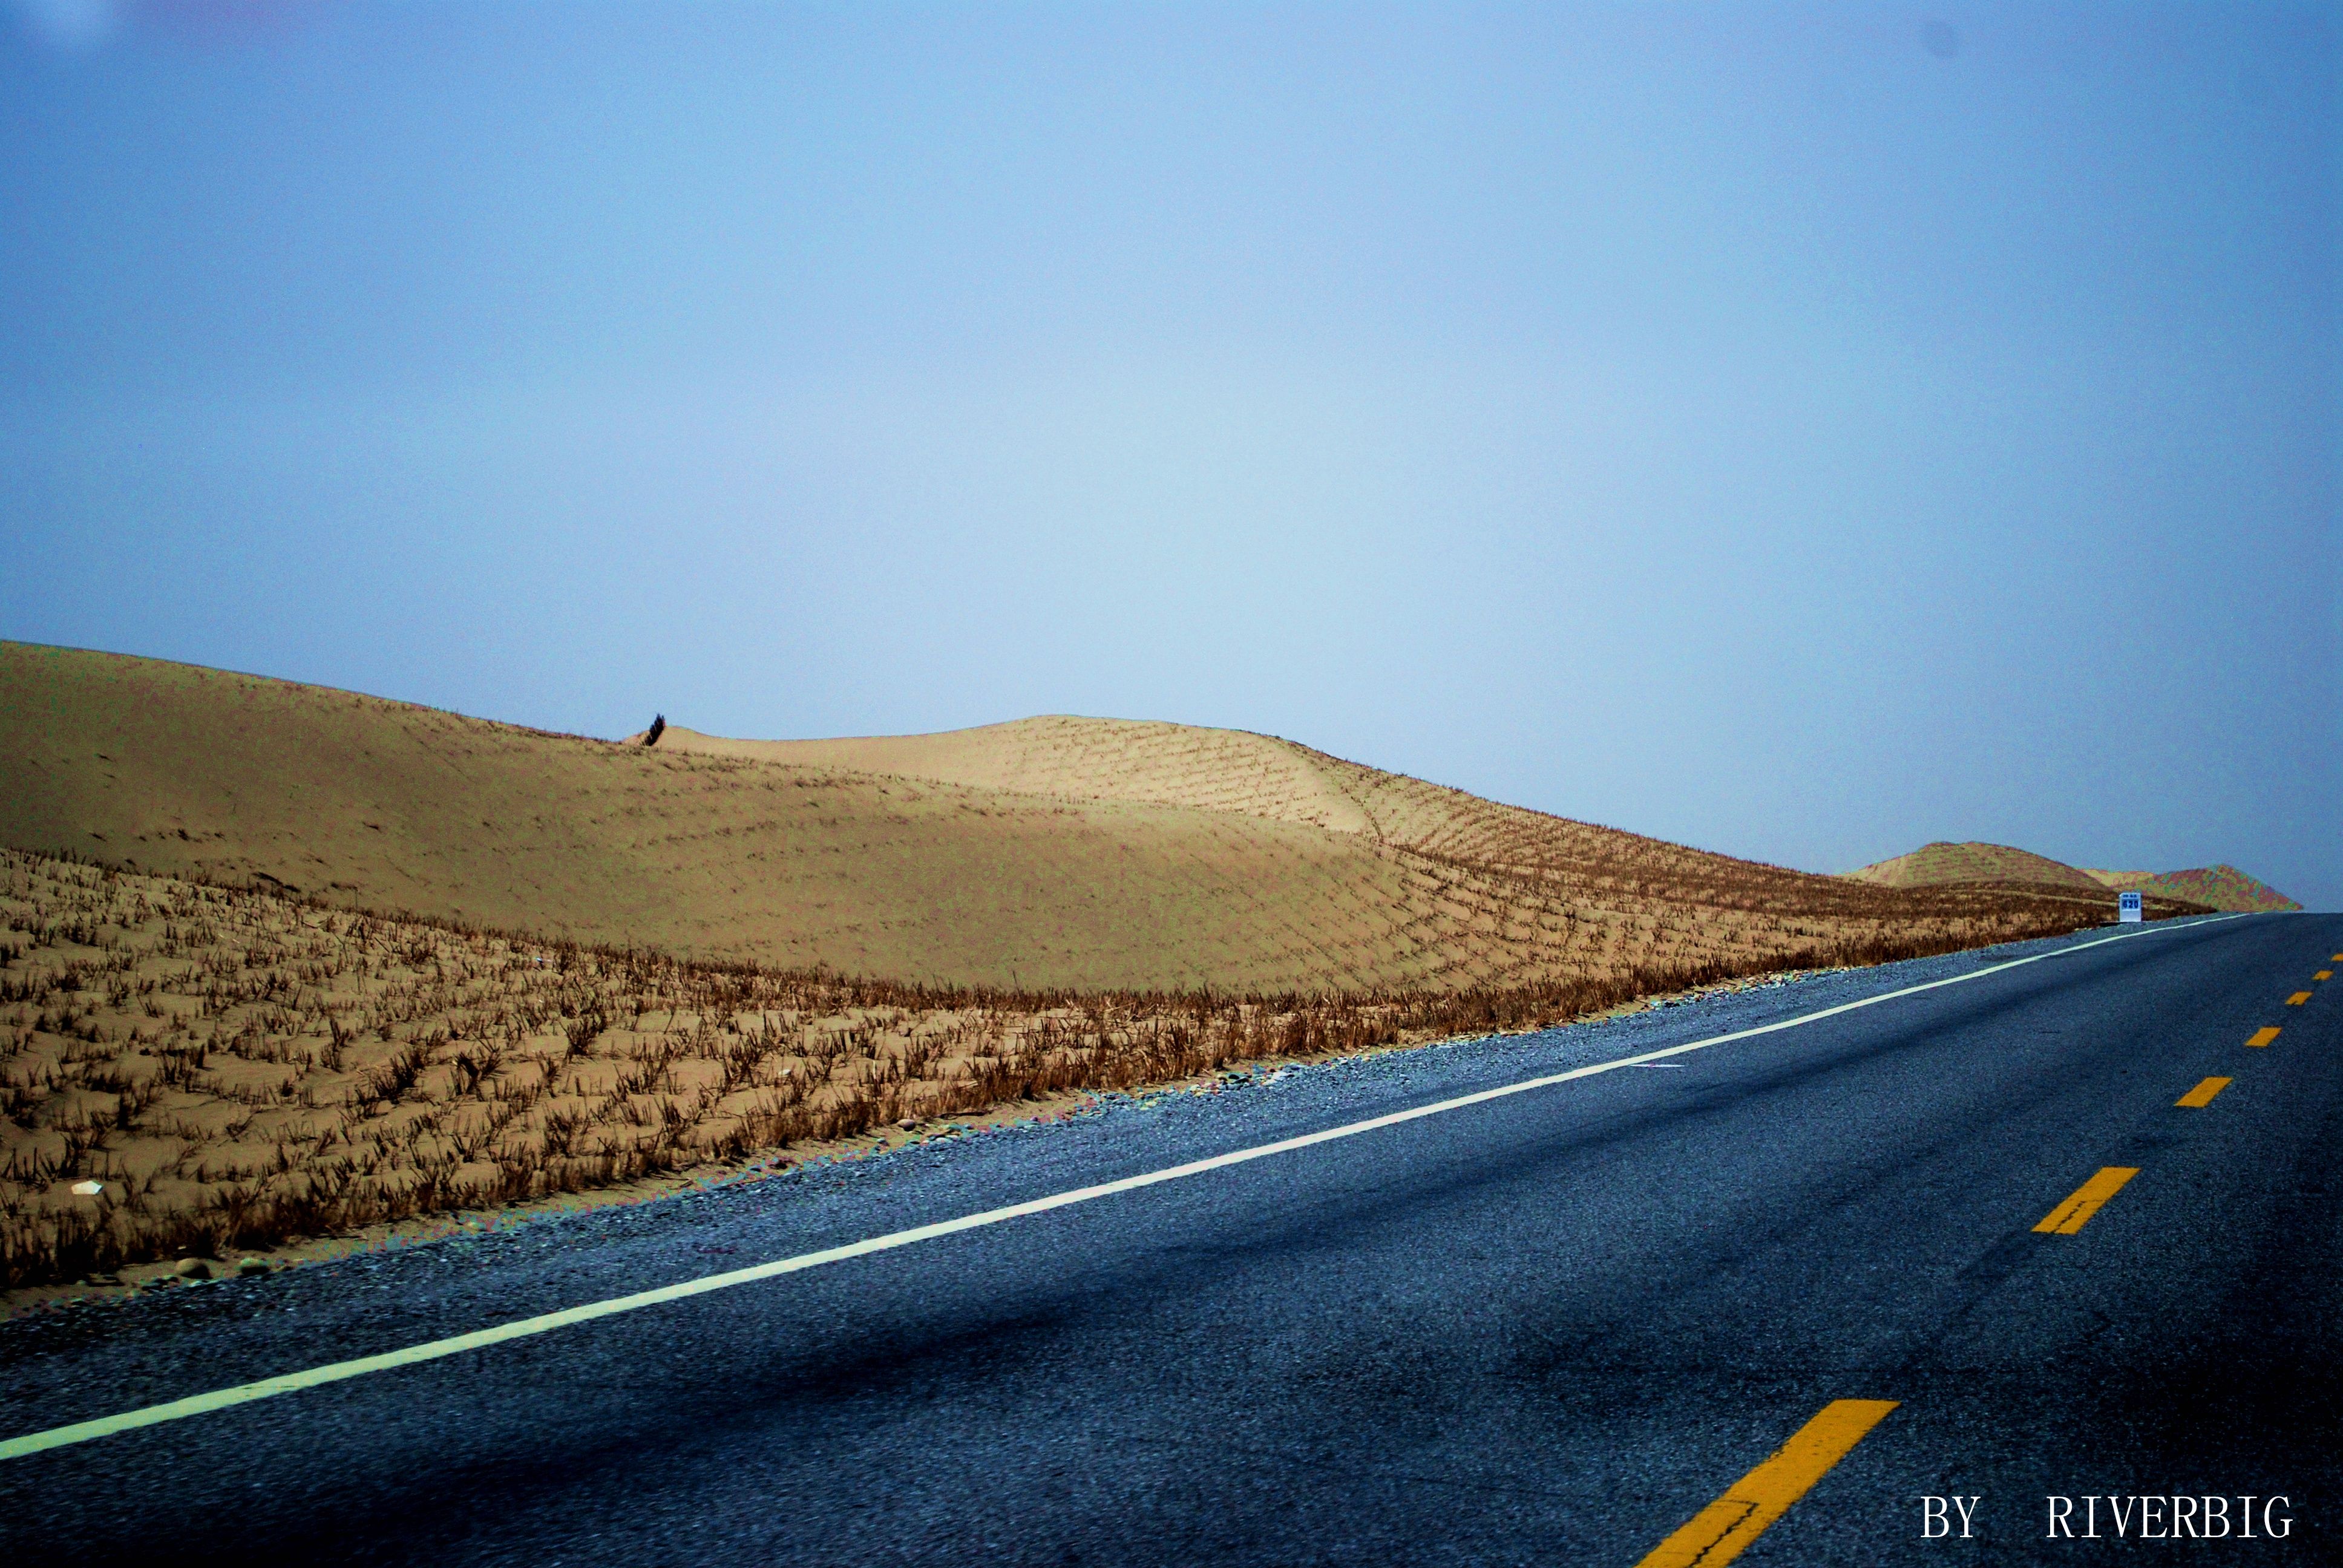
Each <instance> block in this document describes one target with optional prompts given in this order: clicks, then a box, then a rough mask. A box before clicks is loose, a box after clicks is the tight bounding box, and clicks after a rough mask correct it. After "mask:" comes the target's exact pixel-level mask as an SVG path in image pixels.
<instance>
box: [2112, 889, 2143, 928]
mask: <svg viewBox="0 0 2343 1568" xmlns="http://www.w3.org/2000/svg"><path fill="white" fill-rule="evenodd" d="M2116 919H2117V920H2120V921H2123V922H2124V923H2126V924H2135V923H2137V921H2138V920H2139V895H2138V894H2137V893H2117V895H2116Z"/></svg>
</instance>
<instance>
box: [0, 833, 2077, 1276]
mask: <svg viewBox="0 0 2343 1568" xmlns="http://www.w3.org/2000/svg"><path fill="white" fill-rule="evenodd" d="M2099 918H2102V917H2101V916H2099V915H2098V914H2097V912H2096V911H2095V910H2089V909H2086V908H2083V907H2081V906H2076V905H2072V904H2057V903H2026V902H2020V903H2018V904H2017V905H2016V906H2014V907H2013V909H2012V910H2008V911H2005V912H2004V913H2002V914H2001V915H2000V916H1998V917H1997V918H1996V919H1994V920H1972V919H1963V920H1957V921H1945V920H1940V921H1936V922H1933V923H1923V922H1916V923H1915V929H1914V930H1912V931H1911V932H1909V933H1908V934H1906V935H1905V936H1903V937H1900V938H1896V939H1892V940H1891V939H1887V938H1883V937H1882V936H1880V935H1878V934H1877V933H1876V932H1871V931H1866V932H1864V933H1861V934H1857V935H1851V936H1847V937H1844V938H1841V939H1837V940H1831V939H1827V938H1821V939H1814V940H1806V941H1805V943H1804V944H1803V945H1802V946H1800V947H1798V948H1796V949H1795V950H1776V951H1774V952H1772V953H1768V954H1765V955H1759V956H1755V957H1740V958H1717V959H1713V960H1709V961H1707V962H1705V963H1697V964H1652V965H1646V966H1641V967H1636V966H1628V967H1616V966H1614V967H1609V968H1605V969H1604V970H1601V971H1599V972H1594V973H1588V974H1583V975H1579V976H1575V977H1572V976H1562V977H1556V978H1552V979H1548V980H1540V981H1538V982H1536V983H1533V984H1524V985H1516V986H1512V987H1506V988H1503V989H1456V990H1416V991H1361V992H1353V993H1350V994H1343V995H1332V994H1330V995H1322V996H1302V995H1283V996H1221V995H1216V994H1212V993H1209V992H1196V993H1184V994H1182V993H1161V992H1155V993H1139V992H1111V991H1101V992H1054V993H1052V992H1032V991H1026V992H1017V991H1005V990H984V989H952V988H921V987H915V986H905V985H897V984H890V983H888V982H885V981H881V980H848V979H842V978H840V977H837V976H834V975H828V974H824V973H821V972H819V971H816V972H806V971H794V972H780V971H775V970H764V969H759V968H757V967H755V966H752V965H748V964H726V963H715V962H694V961H689V960H680V959H678V958H675V957H672V956H669V955H667V954H663V953H659V952H655V951H648V950H613V949H603V948H593V947H587V946H581V945H578V944H575V943H568V942H554V941H543V940H531V939H528V938H526V937H520V936H515V935H511V934H508V933H503V932H498V931H494V930H479V929H475V928H470V927H466V926H462V925H459V924H456V923H452V922H447V921H434V920H417V919H411V918H390V917H385V916H378V915H373V914H368V913H365V912H360V911H354V910H347V909H341V908H334V907H328V906H327V905H324V904H321V903H316V902H309V901H304V900H297V899H292V898H287V897H284V896H282V895H279V894H276V893H272V892H266V891H258V890H245V889H235V888H226V887H218V886H209V885H205V884H202V883H198V882H194V881H188V880H182V879H173V878H163V877H149V876H142V875H137V874H134V873H129V872H125V871H119V870H116V869H109V868H105V867H99V866H95V865H90V864H85V863H77V862H75V861H72V860H68V859H55V858H48V857H41V856H35V855H30V854H25V853H22V852H18V851H14V850H0V927H5V933H0V1285H5V1286H6V1287H11V1288H13V1287H16V1286H22V1285H29V1284H38V1283H45V1282H57V1281H64V1280H73V1279H76V1278H82V1277H85V1276H89V1275H95V1274H100V1273H103V1272H105V1271H109V1270H113V1269H116V1268H119V1267H122V1266H125V1265H127V1264H133V1263H138V1262H142V1261H149V1260H154V1259H159V1258H169V1257H173V1256H176V1255H179V1254H182V1253H192V1254H198V1255H205V1256H219V1255H222V1254H224V1253H226V1252H228V1251H232V1250H235V1249H244V1248H258V1247H267V1246H270V1245H274V1244H276V1243H278V1242H281V1241H286V1240H287V1239H293V1238H300V1237H317V1236H325V1235H331V1234H335V1233H340V1232H347V1231H350V1230H353V1229H355V1228H358V1227H362V1226H366V1225H369V1224H375V1223H379V1222H382V1221H398V1220H402V1219H407V1218H410V1217H413V1216H417V1215H423V1214H429V1213H435V1212H445V1211H452V1210H457V1209H463V1208H474V1207H478V1206H482V1205H490V1204H497V1203H504V1202H510V1201H520V1200H525V1199H529V1198H534V1197H542V1196H545V1195H548V1194H551V1193H558V1192H565V1191H583V1190H588V1189H592V1188H597V1187H601V1186H605V1185H608V1184H610V1183H615V1182H622V1181H629V1180H632V1179H635V1178H639V1177H641V1176H645V1175H649V1174H656V1173H659V1172H662V1171H678V1170H684V1169H689V1168H690V1167H693V1166H696V1165H702V1164H706V1163H708V1162H709V1161H719V1160H726V1159H730V1158H736V1157H739V1156H741V1155H743V1154H746V1153H749V1152H750V1151H759V1150H771V1149H775V1148H781V1147H786V1146H788V1145H790V1144H793V1143H799V1142H803V1141H809V1140H830V1139H838V1138H843V1137H850V1136H853V1135H855V1134H858V1133H860V1132H863V1131H868V1130H870V1129H872V1128H874V1127H883V1126H888V1125H890V1124H892V1123H894V1122H896V1121H899V1120H900V1119H904V1118H914V1117H919V1118H925V1117H938V1116H950V1115H958V1114H965V1113H969V1112H972V1111H981V1110H984V1109H987V1108H990V1107H997V1106H1001V1105H1006V1104H1011V1103H1013V1102H1016V1101H1020V1100H1023V1099H1028V1098H1031V1097H1035V1096H1040V1095H1046V1094H1051V1093H1055V1092H1059V1091H1068V1090H1081V1089H1091V1090H1107V1089H1121V1088H1129V1087H1133V1086H1136V1085H1141V1084H1145V1083H1154V1082H1165V1081H1174V1080H1178V1079H1180V1078H1182V1077H1187V1076H1190V1075H1192V1074H1195V1073H1198V1072H1202V1071H1207V1070H1212V1069H1213V1068H1216V1067H1219V1066H1222V1065H1223V1064H1226V1063H1230V1062H1235V1061H1244V1060H1258V1059H1261V1058H1263V1057H1272V1056H1303V1055H1313V1054H1319V1053H1322V1052H1327V1051H1336V1050H1358V1049H1363V1048H1367V1047H1372V1046H1376V1045H1386V1044H1392V1043H1396V1042H1403V1041H1412V1040H1423V1039H1431V1038H1439V1037H1445V1036H1453V1035H1456V1034H1460V1033H1467V1032H1486V1031H1492V1030H1502V1029H1518V1028H1525V1027H1534V1026H1539V1025H1543V1024H1547V1023H1552V1022H1555V1021H1560V1020H1567V1019H1570V1018H1574V1017H1577V1016H1581V1015H1583V1014H1586V1013H1589V1012H1595V1011H1600V1010H1604V1009H1606V1008H1609V1007H1612V1006H1614V1005H1617V1004H1619V1003H1621V1002H1624V1001H1627V1000H1633V999H1634V998H1636V997H1639V996H1643V995H1647V994H1654V993H1663V992H1667V991H1672V990H1682V989H1684V988H1686V987H1689V986H1694V985H1698V984H1704V983H1710V982H1714V981H1718V980H1727V979H1731V978H1733V977H1734V976H1735V975H1744V974H1753V973H1757V972H1761V971H1765V970H1780V969H1785V968H1810V967H1823V966H1828V965H1834V964H1842V963H1862V962H1875V961H1881V960H1889V959H1895V958H1902V957H1910V956H1916V955H1918V954H1921V953H1927V952H1940V951H1946V950H1955V949H1959V948H1964V947H1969V946H1976V945H1979V944H1981V943H1983V942H1986V941H1992V940H2009V939H2011V938H2013V937H2022V936H2035V935H2047V934H2052V933H2054V932H2058V931H2065V930H2073V929H2075V928H2076V927H2077V926H2079V925H2082V924H2086V923H2090V922H2091V921H2093V920H2097V919H2099Z"/></svg>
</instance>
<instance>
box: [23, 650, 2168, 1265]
mask: <svg viewBox="0 0 2343 1568" xmlns="http://www.w3.org/2000/svg"><path fill="white" fill-rule="evenodd" d="M642 740H643V738H641V737H636V738H630V739H623V740H598V739H590V738H587V737H580V736H566V735H551V734H546V733H543V732H541V731H536V730H530V729H522V728H518V727H516V726H511V725H502V724H495V723H490V722H488V721H485V720H479V719H467V718H464V717H461V716H459V715H455V714H449V713H443V712H438V711H435V710H433V709H424V708H418V707H415V706H412V705H407V704H401V703H396V702H389V701H385V700H383V699H376V698H370V697H364V696H359V695H356V694H352V693H348V692H341V691H333V690H328V689H321V688H316V687H307V686H300V685H297V684H294V683H290V682H285V681H278V680H271V679H266V678H259V677H253V676H241V675H234V674H230V673H227V672H224V671H218V670H209V669H202V668H194V667H190V666H185V665H173V664H166V663H160V662H156V661H153V660H146V659H136V658H122V657H118V656H113V655H106V654H96V653H82V652H72V651H68V650H62V649H55V648H37V647H31V646H27V645H24V644H0V844H5V845H8V846H13V848H12V849H7V850H5V851H4V852H0V920H4V921H5V928H6V929H5V935H0V1030H5V1034H0V1101H5V1111H6V1117H5V1121H0V1283H6V1284H10V1285H23V1284H26V1283H29V1282H38V1281H44V1280H46V1281H55V1280H59V1279H72V1278H76V1277H81V1276H83V1275H87V1274H93V1273H99V1272H104V1271H108V1270H113V1269H117V1268H120V1267H122V1266H124V1265H126V1264H130V1263H136V1262H138V1261H142V1260H152V1259H156V1258H168V1257H170V1256H173V1255H174V1254H176V1253H177V1252H179V1251H191V1252H195V1253H198V1254H224V1253H226V1252H228V1251H234V1250H236V1249H243V1248H250V1247H256V1246H266V1245H270V1244H273V1243H274V1242H277V1241H284V1240H286V1239H287V1238H290V1237H297V1236H317V1235H320V1234H324V1233H327V1232H335V1231H348V1230H350V1229H352V1228H354V1227H357V1226H361V1225H368V1224H376V1223H380V1222H383V1221H396V1220H399V1219H402V1218H405V1217H409V1216H414V1215H418V1214H428V1213H440V1212H446V1211H450V1210H454V1209H458V1208H469V1207H477V1206H480V1205H489V1204H499V1203H509V1202H514V1201H523V1200H528V1199H532V1198H540V1197H543V1196H544V1195H546V1194H548V1193H559V1192H568V1191H579V1190H586V1189H594V1188H598V1187H605V1186H608V1185H609V1184H610V1183H614V1182H621V1181H630V1180H634V1179H637V1178H640V1177H643V1176H645V1175H647V1174H650V1173H656V1172H659V1171H678V1170H684V1169H689V1168H691V1167H693V1166H695V1165H698V1164H701V1163H704V1162H706V1161H716V1160H725V1159H732V1158H737V1157H739V1156H740V1155H742V1154H744V1153H746V1152H748V1151H759V1150H761V1151H769V1150H774V1149H782V1148H788V1147H795V1146H799V1145H803V1144H805V1143H807V1142H809V1141H821V1140H827V1139H836V1138H839V1137H842V1136H850V1135H855V1134H858V1133H861V1132H866V1131H869V1130H870V1129H872V1128H879V1127H887V1126H891V1125H893V1124H895V1123H897V1122H899V1121H903V1120H906V1119H913V1118H923V1117H924V1118H931V1117H938V1116H952V1115H960V1114H965V1113H970V1112H973V1111H981V1110H985V1109H987V1108H999V1107H1001V1106H1005V1105H1011V1104H1015V1103H1018V1102H1020V1101H1027V1100H1030V1099H1031V1098H1032V1097H1035V1096H1042V1095H1049V1094H1052V1093H1059V1092H1063V1091H1070V1090H1097V1089H1115V1088H1126V1087H1131V1086H1136V1085H1141V1084H1147V1083H1156V1082H1162V1081H1170V1080H1174V1079H1179V1078H1182V1077H1184V1076H1187V1075H1192V1074H1194V1073H1198V1072H1202V1071H1209V1070H1212V1069H1214V1068H1217V1067H1220V1066H1222V1065H1224V1064H1226V1063H1229V1062H1233V1061H1242V1060H1257V1059H1260V1058H1262V1057H1266V1056H1272V1055H1307V1054H1314V1053H1318V1052H1322V1051H1326V1050H1355V1049H1361V1048H1364V1047H1369V1046H1374V1045H1382V1044H1390V1043H1393V1042H1397V1041H1408V1040H1423V1039H1429V1038H1436V1037H1440V1036H1445V1035H1454V1034H1460V1033H1467V1032H1476V1031H1486V1030H1493V1029H1501V1028H1512V1027H1526V1026H1534V1025H1543V1024H1546V1023H1551V1022H1555V1021H1561V1020H1568V1019H1571V1018H1574V1017H1578V1016H1582V1015H1584V1014H1585V1013H1588V1012H1590V1011H1596V1010H1602V1009H1604V1008H1608V1007H1612V1006H1614V1005H1618V1004H1621V1003H1623V1002H1626V1001H1629V1000H1633V999H1634V998H1636V997H1639V996H1644V995H1648V994H1652V993H1655V992H1661V991H1668V990H1678V989H1682V988H1684V987H1688V986H1695V985H1704V984H1715V983H1724V982H1729V981H1732V980H1735V979H1736V978H1737V977H1751V976H1758V975H1764V974H1767V973H1772V972H1775V971H1782V970H1805V969H1815V968H1822V967H1827V966H1832V965H1839V964H1852V963H1868V962H1876V961H1880V960H1887V959H1894V958H1899V957H1906V956H1912V955H1916V954H1920V953H1928V952H1942V951H1949V950H1958V949H1962V948H1967V947H1975V946H1980V945H1985V944H1987V943H1991V942H1996V941H2003V940H2012V939H2016V938H2024V937H2034V936H2043V935H2050V934H2054V933H2058V932H2064V931H2068V930H2076V929H2078V928H2080V927H2083V926H2087V925H2094V924H2097V923H2100V922H2103V921H2105V920H2108V919H2109V918H2111V916H2112V913H2113V904H2114V899H2113V895H2112V894H2111V893H2110V892H2109V891H2108V890H2107V889H2106V888H2105V887H2103V886H2102V885H2100V884H2099V883H2098V882H2097V881H2096V880H2094V879H2091V878H2090V877H2089V876H2087V875H2086V874H2085V873H2082V872H2079V871H2074V872H2073V874H2072V878H2071V879H2042V878H2040V877H2038V876H2036V877H2035V878H2034V879H2030V880H2028V879H2011V878H2006V877H2005V878H2003V879H1999V880H1988V881H1976V880H1970V881H1955V882H1952V883H1950V884H1945V885H1921V886H1909V887H1906V886H1883V885H1879V884H1878V882H1877V881H1876V880H1874V879H1861V878H1856V879H1849V878H1843V877H1829V876H1817V875H1812V874H1809V873H1805V872H1801V871H1795V870H1789V869H1784V868H1781V867H1775V866H1767V865H1762V864H1758V863H1755V862H1752V861H1746V860H1740V859H1732V858H1730V857H1727V856H1723V855H1716V854H1711V853H1707V852H1704V851H1702V850H1697V849H1687V848H1685V847H1684V846H1681V845H1675V844H1669V843H1665V842H1663V841H1661V840H1657V839H1649V838H1644V837H1641V836H1638V835H1635V834H1632V833H1626V832H1621V831H1618V830H1616V829H1609V828H1604V827H1600V826H1596V825H1593V824H1589V823H1584V822H1578V821H1573V820H1570V819H1564V818H1560V817H1555V816H1550V815H1547V814H1544V813H1541V812H1536V811H1531V810H1525V809H1520V808H1516V807H1511V806H1505V805H1501V804H1498V803H1496V802H1493V801H1488V800H1483V799H1478V798H1476V797H1474V796H1472V795H1469V794H1465V793H1463V792H1462V791H1459V790H1454V789H1445V788H1443V787H1440V786H1437V785H1433V784H1430V783H1426V782H1424V781H1423V780H1421V779H1410V778H1406V777H1404V776H1402V775H1398V774H1393V773H1388V772H1384V771H1381V770H1379V769H1373V768H1368V767H1364V766H1363V765H1360V764H1357V763H1353V762H1348V761H1344V760H1342V759H1337V758H1333V757H1330V756H1327V755H1326V754H1324V753H1322V752H1319V751H1315V750H1312V749H1310V748H1308V747H1305V746H1301V745H1298V744H1296V743H1293V742H1291V741H1287V740H1282V739H1276V738H1273V737H1269V736H1262V735H1253V734H1248V733H1242V732H1238V731H1231V730H1216V729H1195V728H1192V727H1185V726H1180V725H1172V724H1160V723H1146V722H1133V721H1125V720H1115V719H1081V718H1072V717H1063V716H1061V717H1050V718H1041V719H1025V720H1020V721H1017V722H1014V723H1008V724H1000V725H990V726H986V727H983V728H980V729H970V730H962V731H956V732H952V733H949V734H942V735H928V736H910V737H900V738H874V739H849V740H823V741H752V740H727V739H719V738H716V737H711V736H706V735H701V734H698V733H695V732H694V731H692V730H690V729H687V728H683V727H680V726H670V727H669V728H668V729H666V730H665V731H664V732H663V733H662V734H661V736H660V737H659V742H658V744H656V745H646V744H643V743H642ZM2012 853H2016V852H2012ZM2029 859H2038V857H2037V858H2029ZM2042 863H2043V864H2045V865H2051V864H2054V863H2052V862H2042ZM2005 869H2006V868H2005ZM2062 869H2065V870H2069V871H2071V870H2072V869H2071V868H2062ZM2198 907H2200V906H2198V905H2196V904H2193V903H2187V902H2180V901H2176V900H2171V899H2166V898H2157V899H2153V900H2151V903H2150V910H2151V913H2152V914H2156V915H2168V914H2173V913H2179V912H2185V911H2187V910H2191V909H2196V908H2198ZM93 1183H94V1184H95V1185H96V1191H88V1190H87V1189H89V1188H90V1187H91V1186H92V1184H93ZM76 1188H80V1189H83V1190H82V1191H76V1190H75V1189H76Z"/></svg>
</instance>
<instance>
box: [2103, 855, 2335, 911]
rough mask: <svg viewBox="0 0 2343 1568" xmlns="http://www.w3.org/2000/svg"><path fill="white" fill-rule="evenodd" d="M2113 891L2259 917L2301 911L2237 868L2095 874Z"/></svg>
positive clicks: (2202, 867)
mask: <svg viewBox="0 0 2343 1568" xmlns="http://www.w3.org/2000/svg"><path fill="white" fill-rule="evenodd" d="M2091 875H2092V876H2094V877H2097V879H2099V880H2100V881H2101V882H2103V883H2105V884H2106V885H2107V886H2108V887H2110V888H2137V889H2138V890H2140V891H2141V892H2143V893H2150V894H2154V895H2155V896H2157V897H2158V898H2166V899H2186V900H2188V901H2189V902H2191V903H2196V904H2204V905H2206V906H2207V907H2208V908H2211V909H2216V910H2239V911H2247V912H2251V913H2256V914H2266V913H2273V912H2276V911H2279V910H2298V909H2300V908H2302V906H2301V905H2300V904H2298V903H2296V902H2295V901H2294V900H2292V899H2289V898H2288V897H2287V896H2286V895H2285V894H2284V893H2281V892H2279V891H2278V890H2277V889H2276V888H2273V887H2271V886H2270V885H2269V884H2268V882H2265V881H2263V880H2262V879H2260V878H2258V877H2252V876H2248V875H2247V874H2246V873H2245V872H2243V871H2240V870H2239V869H2237V867H2235V866H2227V865H2223V866H2199V867H2197V868H2196V869H2193V870H2187V871H2097V870H2095V871H2093V872H2092V873H2091Z"/></svg>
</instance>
